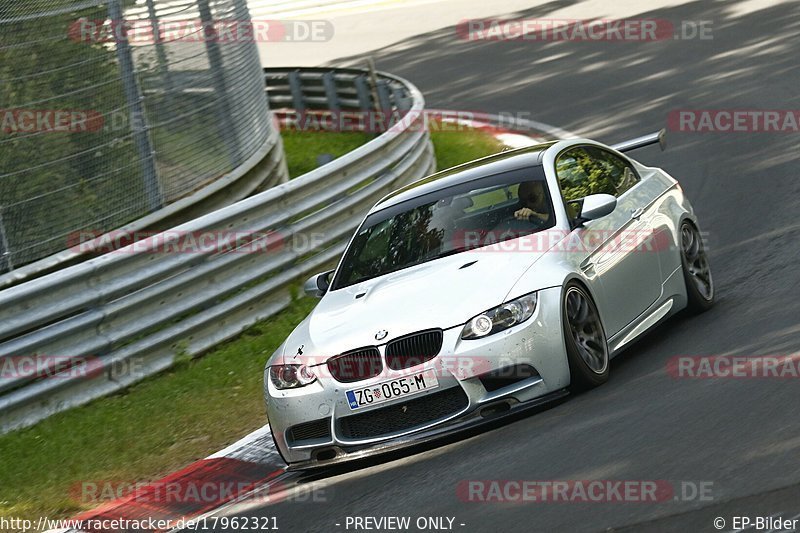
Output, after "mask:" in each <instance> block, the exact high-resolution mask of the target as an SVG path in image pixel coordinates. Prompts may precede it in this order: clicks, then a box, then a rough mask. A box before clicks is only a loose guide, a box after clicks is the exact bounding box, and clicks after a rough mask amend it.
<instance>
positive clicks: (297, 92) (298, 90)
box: [288, 70, 306, 113]
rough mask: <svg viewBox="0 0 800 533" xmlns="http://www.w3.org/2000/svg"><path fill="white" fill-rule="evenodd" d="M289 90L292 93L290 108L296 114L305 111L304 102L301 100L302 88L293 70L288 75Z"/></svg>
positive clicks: (298, 76)
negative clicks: (292, 108)
mask: <svg viewBox="0 0 800 533" xmlns="http://www.w3.org/2000/svg"><path fill="white" fill-rule="evenodd" d="M288 78H289V90H290V91H291V92H292V106H293V107H294V110H295V111H297V112H298V113H302V112H303V111H305V110H306V101H305V99H304V98H303V86H302V82H301V81H300V74H299V73H298V72H297V71H296V70H293V71H292V72H289V74H288Z"/></svg>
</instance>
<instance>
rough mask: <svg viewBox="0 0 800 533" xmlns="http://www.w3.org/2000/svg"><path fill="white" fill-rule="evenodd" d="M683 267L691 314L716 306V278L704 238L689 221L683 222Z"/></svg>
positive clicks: (681, 235)
mask: <svg viewBox="0 0 800 533" xmlns="http://www.w3.org/2000/svg"><path fill="white" fill-rule="evenodd" d="M680 247H681V249H680V251H681V267H682V270H683V281H684V283H685V284H686V298H687V303H686V310H687V312H688V313H690V314H698V313H702V312H704V311H708V310H709V309H711V307H713V306H714V296H715V291H714V279H713V277H712V276H711V267H710V265H709V263H708V256H707V255H706V250H705V247H704V246H703V238H702V237H701V236H700V232H699V231H698V230H697V227H696V226H695V225H694V224H692V223H691V222H689V221H684V222H683V223H682V224H681V232H680Z"/></svg>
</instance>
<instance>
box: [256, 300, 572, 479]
mask: <svg viewBox="0 0 800 533" xmlns="http://www.w3.org/2000/svg"><path fill="white" fill-rule="evenodd" d="M462 328H463V325H459V326H456V327H452V328H449V329H446V330H444V338H443V343H442V349H441V351H440V352H439V354H438V355H437V356H436V357H434V358H433V359H431V360H430V361H427V362H425V363H423V364H421V365H418V366H415V367H413V368H411V369H406V370H402V371H392V370H389V369H388V368H387V367H386V365H385V364H384V370H383V372H382V373H381V374H380V375H379V376H376V377H374V378H370V379H367V380H363V381H359V382H356V383H339V382H337V381H335V380H334V379H333V378H332V377H330V376H328V375H324V373H323V372H322V370H323V369H324V368H325V367H324V365H323V366H322V367H315V368H316V369H317V373H318V376H319V378H318V379H317V381H315V382H314V383H312V384H310V385H307V386H305V387H301V388H298V389H287V390H278V389H276V388H275V386H274V385H273V384H272V382H271V380H270V379H269V377H268V376H266V375H265V399H266V403H267V414H268V417H269V422H270V425H271V429H272V432H273V436H274V437H275V442H276V444H277V446H278V449H279V451H280V453H281V455H282V456H283V458H284V459H285V460H286V461H287V462H289V463H290V464H292V466H304V467H305V466H321V465H325V464H330V463H333V462H340V461H343V460H348V459H355V458H359V457H364V456H366V455H369V454H372V453H380V452H384V451H388V450H390V449H395V448H397V447H400V446H408V445H413V444H417V443H420V442H422V441H425V440H429V439H431V438H436V437H439V436H442V435H445V434H449V433H452V432H455V431H459V430H462V429H465V428H467V427H471V426H474V425H476V424H478V423H480V422H482V421H484V420H485V419H486V417H487V416H492V415H496V414H501V413H504V412H511V411H514V412H516V411H518V410H520V409H524V408H526V407H531V406H535V405H539V404H541V403H543V401H546V400H549V399H554V398H556V397H559V396H561V395H563V390H564V389H565V388H566V387H567V385H569V366H568V364H567V359H566V352H565V346H564V336H563V333H562V326H561V288H560V287H554V288H550V289H544V290H541V291H539V299H538V302H537V306H536V310H535V312H534V314H533V316H532V317H531V318H530V319H528V320H527V321H525V322H524V323H522V324H519V325H518V326H515V327H512V328H509V329H507V330H505V331H502V332H499V333H496V334H493V335H489V336H487V337H484V338H481V339H475V340H462V339H461V338H460V336H461V330H462ZM379 349H380V350H381V353H383V347H379ZM521 365H524V366H525V368H526V373H525V374H524V377H521V378H520V377H514V376H517V375H518V372H516V370H517V369H518V368H520V366H521ZM528 367H532V369H533V370H534V372H530V371H529V370H527V369H528ZM429 369H433V370H434V371H435V372H436V376H437V379H438V387H437V388H435V389H432V390H426V391H424V392H420V393H417V394H415V395H413V396H409V397H405V398H399V399H395V400H391V401H388V402H386V403H383V404H379V405H375V406H364V407H360V408H358V409H356V410H351V409H350V406H349V404H348V401H347V399H346V396H345V393H346V391H348V390H352V389H356V388H361V387H366V386H370V385H379V384H382V383H383V382H385V381H388V380H391V379H394V378H396V377H400V376H403V375H409V374H416V373H419V372H423V371H425V370H429ZM512 369H513V370H512ZM490 377H491V378H494V379H489V378H490ZM498 377H500V379H497V378H498ZM492 418H493V416H492ZM356 423H357V424H356ZM301 424H305V425H306V426H314V425H316V427H317V428H319V429H324V430H325V431H324V432H321V431H318V432H317V433H316V434H315V435H312V438H306V439H297V438H293V437H294V436H295V432H293V431H290V429H291V428H296V427H297V426H299V425H301ZM356 425H357V427H358V428H359V430H358V431H357V432H356V433H357V435H354V431H353V430H352V427H354V426H356ZM301 427H303V426H301ZM321 433H326V434H325V435H322V434H321Z"/></svg>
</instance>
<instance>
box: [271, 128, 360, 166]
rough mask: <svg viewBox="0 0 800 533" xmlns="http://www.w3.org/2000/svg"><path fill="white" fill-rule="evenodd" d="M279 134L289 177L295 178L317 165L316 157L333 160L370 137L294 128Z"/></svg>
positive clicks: (351, 133)
mask: <svg viewBox="0 0 800 533" xmlns="http://www.w3.org/2000/svg"><path fill="white" fill-rule="evenodd" d="M281 137H282V138H283V148H284V150H285V151H286V165H287V166H288V167H289V177H290V178H296V177H297V176H301V175H303V174H305V173H306V172H311V171H312V170H314V169H315V168H317V167H318V166H320V161H319V160H318V159H319V158H325V159H329V158H330V159H336V158H337V157H341V156H343V155H344V154H346V153H347V152H352V151H353V150H355V149H356V148H358V147H359V146H361V145H362V144H365V143H366V142H367V141H369V140H370V139H371V138H372V136H371V135H369V134H367V133H361V132H325V131H297V130H284V131H282V132H281Z"/></svg>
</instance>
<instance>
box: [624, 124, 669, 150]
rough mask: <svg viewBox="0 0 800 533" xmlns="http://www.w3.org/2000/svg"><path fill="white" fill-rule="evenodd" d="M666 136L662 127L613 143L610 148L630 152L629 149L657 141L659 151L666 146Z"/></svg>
mask: <svg viewBox="0 0 800 533" xmlns="http://www.w3.org/2000/svg"><path fill="white" fill-rule="evenodd" d="M666 137H667V130H665V129H662V130H661V131H657V132H655V133H650V134H649V135H642V136H641V137H636V138H635V139H631V140H629V141H623V142H621V143H617V144H614V145H612V146H611V148H613V149H614V150H616V151H618V152H630V151H631V150H636V149H637V148H642V147H644V146H650V145H651V144H656V143H658V145H659V146H660V147H661V151H662V152H663V151H664V148H666V146H667V139H666Z"/></svg>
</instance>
